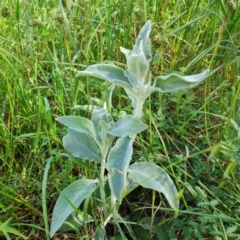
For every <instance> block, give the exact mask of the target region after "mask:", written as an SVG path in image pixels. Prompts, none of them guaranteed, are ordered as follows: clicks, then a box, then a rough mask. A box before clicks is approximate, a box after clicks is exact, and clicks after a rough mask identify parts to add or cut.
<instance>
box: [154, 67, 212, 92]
mask: <svg viewBox="0 0 240 240" xmlns="http://www.w3.org/2000/svg"><path fill="white" fill-rule="evenodd" d="M208 73H209V70H205V71H204V72H202V73H200V74H196V75H190V76H180V75H178V74H176V73H172V74H169V75H166V76H159V77H156V79H155V87H156V88H155V90H156V91H159V92H173V91H177V90H179V89H184V88H192V87H194V86H196V85H198V84H199V83H200V82H202V81H203V80H204V79H206V78H207V77H208Z"/></svg>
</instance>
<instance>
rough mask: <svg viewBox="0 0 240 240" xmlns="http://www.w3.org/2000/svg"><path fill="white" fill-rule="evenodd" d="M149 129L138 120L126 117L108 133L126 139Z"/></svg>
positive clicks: (129, 116)
mask: <svg viewBox="0 0 240 240" xmlns="http://www.w3.org/2000/svg"><path fill="white" fill-rule="evenodd" d="M147 128H148V126H147V125H146V124H144V123H143V122H142V121H141V120H139V119H138V118H136V117H134V116H131V115H126V116H124V117H122V118H121V119H120V120H118V121H117V122H116V123H115V125H114V126H113V127H112V129H111V130H110V131H108V133H109V134H111V135H113V136H117V137H125V136H129V135H134V134H138V133H140V132H142V131H143V130H145V129H147Z"/></svg>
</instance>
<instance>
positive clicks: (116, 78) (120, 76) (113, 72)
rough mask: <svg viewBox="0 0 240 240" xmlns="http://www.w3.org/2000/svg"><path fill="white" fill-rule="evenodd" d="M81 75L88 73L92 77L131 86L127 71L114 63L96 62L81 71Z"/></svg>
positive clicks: (79, 73)
mask: <svg viewBox="0 0 240 240" xmlns="http://www.w3.org/2000/svg"><path fill="white" fill-rule="evenodd" d="M79 75H87V76H91V77H96V78H100V79H102V80H105V81H107V82H109V83H111V84H114V85H117V86H120V87H124V88H125V87H128V88H131V84H130V82H129V80H128V78H127V77H126V76H125V71H124V70H123V69H122V68H119V67H117V66H114V65H109V64H95V65H91V66H89V67H88V68H87V69H85V70H84V71H79V72H78V76H79Z"/></svg>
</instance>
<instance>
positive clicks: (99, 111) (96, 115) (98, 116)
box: [92, 107, 108, 135]
mask: <svg viewBox="0 0 240 240" xmlns="http://www.w3.org/2000/svg"><path fill="white" fill-rule="evenodd" d="M107 113H108V112H107V110H106V109H105V108H99V107H96V108H94V109H93V111H92V123H93V126H94V129H95V132H96V134H97V135H99V132H100V126H99V123H100V121H101V120H102V118H103V116H104V115H106V114H107Z"/></svg>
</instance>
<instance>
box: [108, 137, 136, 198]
mask: <svg viewBox="0 0 240 240" xmlns="http://www.w3.org/2000/svg"><path fill="white" fill-rule="evenodd" d="M133 141H134V138H130V137H123V138H119V139H118V140H117V142H116V144H115V145H114V146H113V148H112V149H111V151H110V153H109V155H108V159H107V169H108V171H109V174H108V181H109V185H110V188H111V191H112V192H113V194H114V196H115V197H116V198H117V199H121V197H122V194H123V191H124V188H125V187H126V176H127V169H128V166H129V163H130V161H131V158H132V153H133V146H132V145H133Z"/></svg>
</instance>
